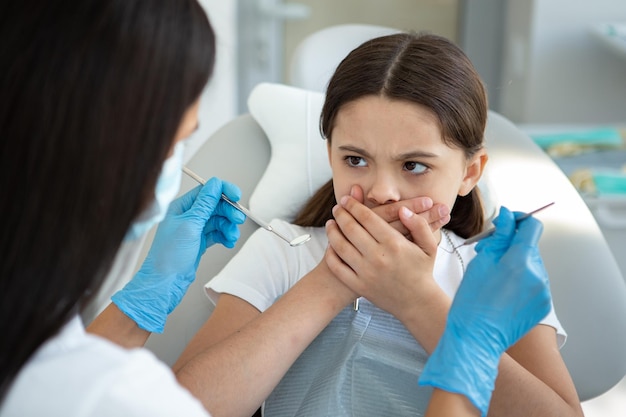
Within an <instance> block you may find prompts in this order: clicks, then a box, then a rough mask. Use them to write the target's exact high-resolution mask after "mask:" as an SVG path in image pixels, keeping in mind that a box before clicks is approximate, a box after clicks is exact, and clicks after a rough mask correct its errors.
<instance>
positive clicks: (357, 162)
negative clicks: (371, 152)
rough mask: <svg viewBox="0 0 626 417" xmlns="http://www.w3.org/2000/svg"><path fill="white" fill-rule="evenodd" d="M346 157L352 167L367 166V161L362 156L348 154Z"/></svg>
mask: <svg viewBox="0 0 626 417" xmlns="http://www.w3.org/2000/svg"><path fill="white" fill-rule="evenodd" d="M344 159H345V160H346V162H347V164H348V166H351V167H364V166H367V162H365V159H363V158H361V157H360V156H346V157H345V158H344Z"/></svg>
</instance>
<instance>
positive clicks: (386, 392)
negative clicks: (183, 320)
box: [205, 220, 566, 417]
mask: <svg viewBox="0 0 626 417" xmlns="http://www.w3.org/2000/svg"><path fill="white" fill-rule="evenodd" d="M271 225H272V227H273V228H275V229H276V230H277V231H279V232H281V233H282V234H284V235H286V236H288V237H296V236H299V235H301V234H303V233H310V234H311V236H312V239H311V240H310V241H309V242H308V243H307V244H305V245H302V246H298V247H295V248H292V247H290V246H289V245H287V244H285V242H283V241H282V240H280V239H277V238H276V237H275V236H274V235H272V234H271V233H268V232H267V231H265V230H259V231H257V232H255V233H254V234H253V235H252V236H251V237H250V239H249V240H248V242H246V244H245V245H244V247H243V248H241V250H240V251H239V253H238V254H237V255H235V257H234V258H233V259H232V260H231V261H230V262H229V263H228V264H227V265H226V266H225V267H224V269H223V270H222V271H221V272H220V273H219V274H218V275H217V276H216V277H215V278H214V279H212V280H211V281H209V282H208V283H207V284H206V286H205V289H206V291H207V295H208V296H209V298H210V299H211V300H212V301H213V302H215V301H216V299H217V297H218V294H219V293H228V294H232V295H235V296H237V297H240V298H242V299H244V300H246V301H248V302H249V303H250V304H252V305H253V306H255V307H256V308H258V309H259V310H260V311H264V310H265V309H267V308H268V307H269V306H270V305H271V304H272V303H274V302H275V301H276V300H277V299H278V298H279V297H281V296H282V295H283V294H284V293H285V292H286V291H287V290H289V288H291V287H292V286H293V285H294V284H295V283H296V282H297V281H298V280H299V279H300V278H301V277H302V276H304V275H305V274H306V273H308V272H309V271H310V270H312V269H313V268H314V267H315V266H316V265H317V264H318V263H319V261H320V260H321V259H322V257H323V255H324V251H325V249H326V246H327V243H328V241H327V238H326V233H325V230H324V228H302V227H299V226H294V225H291V224H289V223H286V222H284V221H280V220H274V221H272V222H271ZM448 239H449V240H450V241H451V242H452V243H451V242H450V241H449V240H448ZM462 242H463V240H462V239H461V238H459V237H458V236H456V235H455V234H454V233H452V232H449V231H446V232H445V233H444V234H443V235H442V240H441V243H440V245H439V249H438V252H437V258H436V261H435V268H434V278H435V280H436V282H437V283H438V284H439V286H440V287H441V288H442V289H443V291H444V292H445V293H446V294H447V295H448V296H450V297H453V296H454V294H455V293H456V290H457V289H458V286H459V284H460V282H461V279H462V277H463V273H464V270H465V269H466V267H467V265H468V263H469V262H470V260H471V259H472V258H473V257H474V256H475V255H476V253H475V251H474V247H473V246H470V245H467V246H462V247H460V248H458V249H457V251H454V250H453V249H452V248H453V247H455V246H457V245H458V244H460V243H462ZM311 296H312V297H314V296H315V294H311ZM542 323H543V324H547V325H550V326H552V327H554V328H555V329H556V331H557V337H558V343H559V346H562V344H563V343H564V341H565V336H566V335H565V332H564V330H563V328H562V327H561V324H560V323H559V321H558V319H557V317H556V315H555V314H554V310H552V311H551V312H550V313H549V315H548V316H547V317H546V318H545V319H544V320H543V321H542ZM427 359H428V354H427V353H426V351H425V350H424V349H423V347H422V346H421V345H420V344H419V343H418V342H417V341H416V340H415V338H414V337H413V336H412V335H411V334H410V333H409V332H408V331H407V330H406V328H405V327H404V326H403V325H402V324H401V323H400V322H399V321H398V320H397V319H396V318H395V317H393V316H392V315H390V314H389V313H387V312H385V311H383V310H380V309H378V308H377V307H376V306H374V305H373V304H371V303H370V302H369V301H368V300H366V299H362V300H361V303H360V307H359V311H353V309H352V307H351V306H348V307H346V308H345V309H344V310H342V311H341V312H340V313H339V314H338V315H337V317H336V318H335V319H333V320H332V321H331V323H330V324H329V325H328V326H327V327H326V328H325V329H324V330H323V331H322V332H321V333H320V335H318V337H317V338H316V339H315V340H314V341H313V342H312V343H311V345H309V347H308V348H307V349H306V350H305V351H304V352H303V353H302V355H301V356H300V357H299V358H298V360H297V361H296V362H295V363H294V364H293V365H292V366H291V368H290V369H289V371H288V372H287V374H286V375H285V376H284V377H283V379H282V380H281V381H280V383H279V384H278V385H277V387H276V388H275V389H274V390H273V392H272V394H271V395H270V396H269V397H268V398H267V400H266V401H265V404H264V415H266V416H271V417H276V416H293V415H333V416H352V417H354V416H371V415H412V416H421V415H423V414H424V412H425V408H426V406H427V404H428V401H429V398H430V393H431V389H430V387H422V386H418V385H417V381H418V379H419V375H420V374H421V371H422V369H423V366H424V364H425V363H426V360H427Z"/></svg>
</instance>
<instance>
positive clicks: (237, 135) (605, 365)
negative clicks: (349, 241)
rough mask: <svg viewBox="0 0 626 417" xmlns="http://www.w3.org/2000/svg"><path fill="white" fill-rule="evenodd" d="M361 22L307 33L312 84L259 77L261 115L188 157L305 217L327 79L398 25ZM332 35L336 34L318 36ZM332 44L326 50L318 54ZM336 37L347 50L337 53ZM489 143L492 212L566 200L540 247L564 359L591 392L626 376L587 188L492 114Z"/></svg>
mask: <svg viewBox="0 0 626 417" xmlns="http://www.w3.org/2000/svg"><path fill="white" fill-rule="evenodd" d="M349 26H350V27H349V28H348V32H345V33H349V34H348V35H343V34H342V31H341V28H333V29H332V30H329V31H326V32H324V33H322V34H321V35H317V36H316V35H312V36H313V37H314V38H313V40H311V39H309V40H305V41H303V43H302V45H301V46H300V47H299V48H298V52H297V53H296V55H295V60H294V63H293V65H292V68H291V74H292V75H291V82H292V83H294V84H295V85H298V86H300V87H303V88H306V89H307V90H308V91H307V90H305V89H299V88H295V87H289V86H285V85H277V84H262V85H260V86H258V87H257V88H256V89H255V90H254V91H253V92H252V94H251V96H250V99H249V109H250V114H245V115H242V116H239V117H237V118H236V119H234V120H232V121H231V122H229V123H228V124H226V125H225V126H224V127H223V128H222V129H220V130H219V131H218V132H216V133H215V134H214V135H213V136H212V137H211V138H210V139H209V140H207V141H206V143H205V144H204V145H203V146H202V147H201V148H200V149H199V151H198V152H197V153H196V154H195V156H194V157H193V158H192V159H191V160H190V161H189V163H188V164H187V165H188V166H189V167H190V168H191V169H193V170H194V171H195V172H197V173H198V174H199V175H201V176H203V177H205V178H209V177H211V176H218V177H220V178H223V179H225V180H227V181H231V182H233V183H235V184H237V185H238V186H239V187H240V188H241V190H242V195H243V197H242V200H241V202H242V203H243V204H244V205H249V207H250V208H251V210H252V211H253V212H254V213H255V214H257V215H258V216H259V217H260V218H262V219H264V220H270V219H271V218H273V217H281V218H285V219H291V218H293V215H294V214H295V212H296V211H297V209H298V208H299V207H300V205H301V204H302V203H304V200H306V199H307V198H308V197H309V196H310V195H311V194H312V193H313V192H314V191H315V190H316V189H317V188H318V187H319V186H320V185H321V184H322V183H324V182H325V181H326V180H327V179H328V178H330V169H329V168H328V163H327V160H326V150H325V143H324V142H323V141H322V140H321V138H320V134H319V129H318V120H319V114H320V109H321V103H322V100H323V96H322V93H320V92H319V91H323V90H324V88H325V86H326V82H327V79H328V78H327V77H328V76H329V75H330V73H332V71H333V70H334V69H335V67H336V65H337V64H338V62H339V59H340V58H342V57H343V56H345V55H346V54H347V52H348V51H350V50H351V49H353V48H354V47H356V46H357V45H358V44H360V43H361V42H362V41H365V40H367V39H369V38H371V37H373V36H378V35H380V34H386V33H392V32H395V31H396V30H395V29H391V28H380V27H371V26H369V25H349ZM357 26H360V28H361V29H362V30H358V28H356V27H357ZM329 35H332V37H334V41H333V42H330V43H328V42H326V41H323V42H321V41H319V42H318V41H315V39H318V40H320V39H322V40H323V39H327V37H328V36H329ZM331 39H332V38H331ZM340 40H344V41H345V42H341V41H340ZM306 45H308V46H306ZM320 45H321V46H322V47H323V48H324V51H323V52H324V54H321V55H315V54H316V52H315V51H316V50H317V51H319V46H320ZM331 46H333V47H334V46H336V47H337V48H338V49H337V50H336V51H335V52H333V51H331V50H330V47H331ZM311 51H313V52H311ZM311 57H314V58H313V59H311ZM307 63H308V64H307ZM311 63H313V64H315V68H313V65H312V64H311ZM307 66H308V67H309V68H308V70H306V67H307ZM307 71H308V72H307ZM307 74H309V75H307ZM325 77H326V78H325ZM310 90H313V91H310ZM486 143H487V147H488V151H489V155H490V159H489V163H488V164H487V170H486V173H485V181H483V182H482V183H481V185H480V186H481V189H482V191H483V192H485V193H486V195H487V196H488V197H489V198H488V203H489V205H490V207H491V209H492V210H495V208H496V207H497V206H498V205H500V204H502V205H506V206H507V207H509V208H510V209H513V210H519V211H527V210H531V209H533V208H536V207H539V206H541V205H544V204H546V203H547V202H551V201H554V202H555V203H556V204H555V205H554V206H553V207H551V208H549V209H548V210H546V211H544V212H542V213H539V214H538V215H537V218H539V219H540V220H541V221H542V222H543V223H544V233H543V236H542V239H541V242H540V249H541V253H542V256H543V259H544V262H545V266H546V269H547V271H548V273H549V275H550V280H551V288H552V295H553V300H554V305H555V308H556V312H557V315H558V317H559V319H560V321H561V323H562V324H563V326H564V328H565V330H566V331H567V333H568V340H567V343H566V344H565V346H564V347H563V348H562V354H563V357H564V359H565V362H566V364H567V366H568V368H569V371H570V373H571V375H572V378H573V380H574V383H575V385H576V389H577V391H578V394H579V396H580V398H581V401H584V400H588V399H591V398H594V397H596V396H598V395H600V394H602V393H604V392H606V391H607V390H609V389H610V388H611V387H613V386H614V385H615V384H616V383H617V382H619V381H620V379H622V377H623V376H624V375H625V374H626V285H625V283H624V280H623V278H622V276H621V274H620V271H619V269H618V266H617V264H616V262H615V259H614V258H613V255H612V254H611V251H610V249H609V247H608V245H607V243H606V241H605V239H604V237H603V236H602V233H601V231H600V229H599V227H598V225H597V223H596V221H595V220H594V218H593V216H592V214H591V212H590V211H589V209H588V208H587V206H586V205H585V203H584V201H583V200H582V198H581V197H580V196H579V194H578V192H577V191H576V189H575V188H574V187H573V186H572V185H571V183H570V182H569V180H568V179H567V177H566V176H565V175H564V174H563V173H562V172H561V170H560V169H559V168H558V166H557V165H556V164H555V163H554V162H553V161H552V160H551V159H550V158H549V157H548V156H547V155H546V154H545V153H544V152H543V151H542V150H541V149H540V148H539V147H538V146H536V145H535V144H534V143H533V142H532V140H531V139H530V138H529V137H528V136H527V135H525V134H524V133H523V132H522V131H521V130H519V129H518V128H517V127H516V126H515V125H513V124H512V123H511V122H510V121H508V120H507V119H505V118H504V117H502V116H501V115H499V114H497V113H494V112H490V113H489V119H488V123H487V131H486ZM193 186H195V183H194V182H193V180H191V179H189V178H186V177H185V178H183V185H182V190H181V192H185V191H187V190H188V189H190V188H191V187H193ZM488 214H490V213H488ZM255 229H256V226H255V225H254V224H253V223H252V222H250V221H247V222H246V223H245V224H244V225H243V227H242V229H241V231H242V236H241V239H240V241H239V243H238V244H237V246H236V248H235V249H233V250H227V249H224V248H222V247H213V248H210V249H209V250H208V251H207V253H206V254H205V255H204V257H203V259H202V261H201V263H200V267H199V270H198V274H197V279H196V282H194V283H193V284H192V286H191V288H190V289H189V291H188V293H187V295H186V296H185V298H184V299H183V302H182V303H181V305H180V306H179V307H178V308H177V309H176V310H175V311H174V312H173V313H172V315H171V316H170V318H169V320H168V322H167V326H166V328H165V332H164V333H163V334H162V335H153V336H151V337H150V340H149V341H148V345H147V346H148V347H149V348H150V349H151V350H153V351H154V352H155V353H156V354H157V355H158V356H159V357H161V358H162V359H163V360H165V361H166V362H168V363H173V362H174V361H175V360H176V358H177V357H178V355H179V354H180V352H182V350H183V349H184V347H185V345H186V344H187V343H188V341H189V340H190V339H191V338H192V337H193V335H194V334H195V332H196V331H197V329H198V328H199V327H200V326H201V325H202V324H203V323H204V321H205V320H206V318H207V317H208V316H209V314H210V313H211V304H210V302H209V301H208V299H207V298H206V296H205V295H204V289H203V286H204V284H205V283H206V281H207V280H209V279H210V278H211V277H213V276H214V275H216V274H217V273H218V272H219V271H220V269H221V268H222V267H223V266H224V265H225V264H226V262H228V260H229V259H230V258H231V257H232V256H233V255H234V254H235V253H236V251H237V250H238V249H239V248H240V247H241V245H242V244H243V243H244V242H245V240H246V238H247V237H248V236H249V235H250V234H251V233H252V232H253V231H254V230H255Z"/></svg>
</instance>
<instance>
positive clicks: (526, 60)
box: [500, 0, 626, 123]
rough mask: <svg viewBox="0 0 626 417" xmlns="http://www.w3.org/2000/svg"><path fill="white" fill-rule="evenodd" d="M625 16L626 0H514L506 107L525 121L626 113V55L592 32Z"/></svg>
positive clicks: (587, 119) (602, 119)
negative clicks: (620, 54) (600, 42)
mask: <svg viewBox="0 0 626 417" xmlns="http://www.w3.org/2000/svg"><path fill="white" fill-rule="evenodd" d="M620 21H621V22H626V2H624V0H581V1H576V2H572V1H570V0H523V1H519V0H509V1H508V14H507V20H506V24H505V27H504V32H505V45H504V52H503V58H504V61H503V74H502V84H501V90H500V104H501V112H502V113H503V114H504V115H505V116H507V117H508V118H510V119H511V120H513V121H515V122H519V123H612V122H623V121H624V120H626V110H625V109H626V60H624V59H623V58H622V57H620V56H618V55H617V54H616V53H614V52H612V51H609V50H608V49H605V48H604V47H603V46H602V45H601V44H599V43H598V42H597V41H596V40H595V39H594V38H593V37H592V36H591V35H590V33H589V27H590V26H591V25H593V24H597V23H602V22H620Z"/></svg>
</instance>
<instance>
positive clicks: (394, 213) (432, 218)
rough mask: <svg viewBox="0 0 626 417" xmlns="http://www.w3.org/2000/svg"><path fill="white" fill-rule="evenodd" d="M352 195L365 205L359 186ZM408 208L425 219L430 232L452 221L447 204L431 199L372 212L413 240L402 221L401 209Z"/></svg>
mask: <svg viewBox="0 0 626 417" xmlns="http://www.w3.org/2000/svg"><path fill="white" fill-rule="evenodd" d="M350 195H351V196H352V197H353V198H354V199H356V200H357V201H358V202H360V203H363V202H364V201H365V200H364V196H363V190H362V189H361V187H359V186H358V185H354V186H352V189H351V190H350ZM402 207H406V208H408V209H409V210H411V211H412V212H413V213H415V214H417V215H419V216H420V217H422V218H424V219H425V220H426V222H427V223H428V225H429V226H430V230H432V231H433V232H436V231H438V230H440V229H441V228H442V227H443V226H445V225H446V224H448V222H449V221H450V209H449V208H448V207H447V206H446V205H445V204H440V203H437V204H433V200H432V199H431V198H430V197H415V198H411V199H408V200H402V201H397V202H395V203H391V204H384V205H382V206H377V207H374V208H373V209H372V211H373V212H374V213H376V214H378V215H379V216H380V217H381V218H382V219H384V220H385V221H386V222H387V223H389V224H390V225H391V226H392V227H393V228H394V229H396V230H397V231H399V232H400V233H402V234H403V235H404V236H405V237H406V238H408V239H410V240H412V237H411V232H409V230H408V229H407V228H406V227H405V226H404V224H402V222H401V221H400V209H401V208H402Z"/></svg>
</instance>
